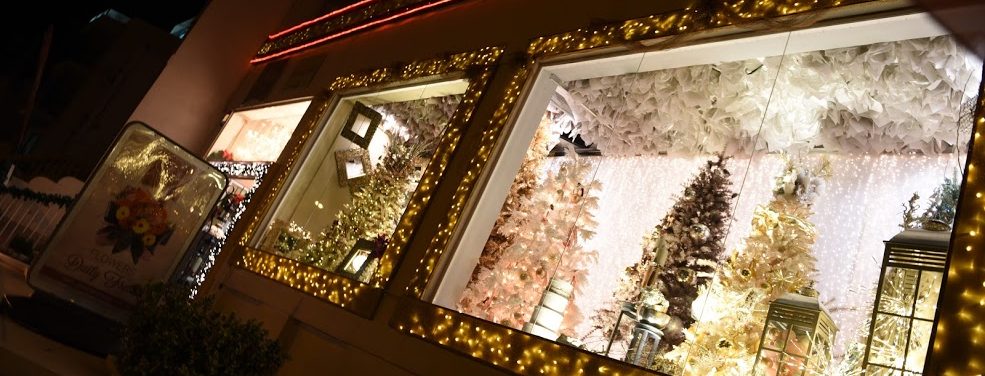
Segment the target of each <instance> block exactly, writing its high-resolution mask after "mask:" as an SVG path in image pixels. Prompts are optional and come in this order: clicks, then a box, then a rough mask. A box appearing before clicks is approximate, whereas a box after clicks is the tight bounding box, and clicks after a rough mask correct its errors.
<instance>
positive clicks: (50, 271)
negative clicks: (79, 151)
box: [28, 122, 228, 320]
mask: <svg viewBox="0 0 985 376" xmlns="http://www.w3.org/2000/svg"><path fill="white" fill-rule="evenodd" d="M227 184H228V179H227V178H226V176H225V175H224V174H222V173H221V172H220V171H219V170H217V169H216V168H215V167H213V166H211V165H209V164H208V163H207V162H205V161H204V160H202V159H200V158H198V157H197V156H195V155H194V154H192V153H190V152H188V151H187V150H185V149H183V148H182V147H181V146H179V145H177V144H175V143H174V142H172V141H171V140H169V139H167V138H166V137H164V136H163V135H161V134H160V133H158V132H157V131H155V130H153V129H151V128H150V127H149V126H147V125H146V124H143V123H140V122H131V123H130V124H127V126H126V127H125V128H124V130H123V132H122V133H121V134H120V136H119V137H118V138H117V140H116V142H115V143H114V144H113V146H112V148H110V150H109V152H108V153H107V154H106V155H104V156H103V159H102V161H101V162H100V164H99V166H98V167H97V168H96V171H95V172H94V173H93V174H92V175H91V176H90V178H89V180H88V181H87V182H86V185H85V187H83V189H82V192H81V193H80V194H79V196H78V199H77V200H76V202H75V204H74V205H73V206H72V208H71V209H70V210H69V212H68V214H67V215H66V216H65V218H64V219H63V220H62V222H61V223H60V224H59V226H58V228H57V229H56V230H55V233H54V234H53V235H52V238H51V240H50V241H49V242H48V245H47V246H46V247H45V249H44V251H43V253H42V254H41V255H40V257H39V258H38V260H37V261H36V262H35V263H34V264H33V265H32V266H31V269H30V271H29V273H28V283H29V284H30V285H31V286H32V287H34V288H35V289H37V290H40V291H44V292H46V293H49V294H51V295H54V296H56V297H58V298H61V299H64V300H68V301H71V302H73V303H75V304H77V305H79V306H81V307H83V308H87V309H89V310H91V311H93V312H95V313H98V314H100V315H103V316H105V317H108V318H110V319H114V320H123V319H124V318H126V316H127V315H128V312H129V310H130V308H131V307H132V306H133V304H134V303H135V302H136V296H135V295H134V291H133V288H134V287H135V286H139V285H142V284H146V283H153V282H162V281H166V280H168V279H169V278H170V277H171V274H172V273H173V272H174V269H175V267H176V266H177V264H178V262H179V261H180V260H181V259H182V257H183V256H184V253H185V252H186V251H187V249H188V246H189V244H190V243H191V242H192V240H193V239H194V237H195V236H196V235H197V234H198V232H199V229H200V228H201V226H202V223H203V222H204V221H205V219H206V217H207V216H208V214H209V212H210V211H211V210H212V208H213V207H214V206H215V204H216V201H217V200H218V199H219V196H220V195H221V194H222V192H223V191H224V190H225V188H226V185H227Z"/></svg>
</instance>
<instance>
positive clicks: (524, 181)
mask: <svg viewBox="0 0 985 376" xmlns="http://www.w3.org/2000/svg"><path fill="white" fill-rule="evenodd" d="M549 126H550V119H549V118H547V117H546V116H545V117H544V119H543V120H542V121H541V123H540V126H539V127H537V133H535V134H534V139H533V141H531V142H530V148H529V149H527V155H526V157H525V158H524V160H523V163H522V164H521V165H520V171H519V172H517V174H516V179H514V180H513V185H511V186H510V193H509V194H508V195H507V196H506V201H504V202H503V208H502V209H501V210H500V211H499V217H497V218H496V224H495V225H494V226H493V230H492V233H491V234H489V240H487V241H486V244H485V246H483V247H482V254H481V255H480V256H479V263H478V265H477V266H476V268H475V269H473V270H472V277H471V279H470V280H469V285H471V284H473V283H475V281H476V279H477V278H478V277H479V273H480V272H481V271H483V270H486V269H492V268H493V267H494V266H495V265H496V263H497V262H498V261H499V258H500V256H502V254H503V251H504V250H506V249H507V248H509V247H510V246H511V245H512V244H513V242H514V240H515V239H516V236H517V231H518V230H519V229H520V228H521V227H522V226H517V225H511V226H506V223H507V222H509V221H510V218H512V217H513V213H517V212H520V211H522V210H523V208H522V206H521V204H523V203H525V202H527V201H525V200H523V198H524V197H529V196H530V195H531V194H532V193H533V191H534V190H535V189H536V188H537V186H538V184H539V179H538V176H539V175H540V172H541V170H542V168H543V165H544V159H545V157H547V153H548V151H549V150H548V149H549V148H548V147H547V145H548V143H549V140H548V137H547V133H548V129H549V128H548V127H549ZM507 230H509V231H507ZM465 303H468V302H466V301H464V300H463V301H462V304H465ZM471 308H472V307H468V306H462V309H464V310H467V311H470V312H471V311H473V309H471Z"/></svg>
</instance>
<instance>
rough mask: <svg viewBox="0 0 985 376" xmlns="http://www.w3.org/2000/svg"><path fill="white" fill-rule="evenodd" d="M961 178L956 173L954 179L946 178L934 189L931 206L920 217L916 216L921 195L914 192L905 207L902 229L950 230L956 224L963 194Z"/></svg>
mask: <svg viewBox="0 0 985 376" xmlns="http://www.w3.org/2000/svg"><path fill="white" fill-rule="evenodd" d="M959 176H960V175H959V174H958V173H957V172H955V174H954V177H952V178H944V182H943V183H941V185H939V186H937V188H934V193H933V194H931V195H930V205H929V206H928V207H927V210H926V211H924V212H923V214H922V215H920V216H915V214H916V212H917V210H919V209H920V206H919V205H917V201H918V200H920V195H919V194H917V193H916V192H914V193H913V197H911V198H910V200H909V201H908V202H907V203H906V204H904V205H903V223H902V224H901V225H900V227H902V228H903V229H904V230H905V229H911V228H923V229H927V230H936V231H946V230H950V229H951V225H952V224H953V223H954V214H955V211H956V210H957V206H958V196H959V194H960V193H961V180H960V179H959Z"/></svg>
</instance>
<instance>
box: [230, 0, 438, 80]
mask: <svg viewBox="0 0 985 376" xmlns="http://www.w3.org/2000/svg"><path fill="white" fill-rule="evenodd" d="M452 1H456V0H441V1H437V2H433V3H430V4H426V5H422V6H419V7H417V8H413V9H408V10H406V11H404V12H401V13H397V14H394V15H392V16H390V17H387V18H382V19H379V20H376V21H371V22H367V23H364V24H362V25H359V26H356V27H353V28H351V29H348V30H343V31H340V32H338V33H335V34H332V35H329V36H325V37H322V38H320V39H317V40H314V41H311V42H308V43H305V44H302V45H299V46H294V47H291V48H288V49H286V50H283V51H280V52H277V53H273V54H270V55H267V56H263V57H258V58H254V59H253V60H250V63H254V64H255V63H259V62H263V61H267V60H270V59H274V58H277V57H280V56H284V55H287V54H289V53H293V52H297V51H300V50H303V49H307V48H308V47H311V46H314V45H316V44H321V43H325V42H327V41H330V40H333V39H338V38H340V37H343V36H346V35H349V34H352V33H354V32H357V31H359V30H363V29H366V28H370V27H373V26H376V25H379V24H381V23H385V22H389V21H392V20H394V19H397V18H400V17H403V16H408V15H411V14H414V13H417V12H420V11H422V10H426V9H429V8H434V7H436V6H438V5H441V4H444V3H450V2H452Z"/></svg>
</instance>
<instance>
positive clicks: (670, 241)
mask: <svg viewBox="0 0 985 376" xmlns="http://www.w3.org/2000/svg"><path fill="white" fill-rule="evenodd" d="M727 160H728V157H725V156H724V155H717V156H715V157H714V159H712V160H709V161H708V162H707V163H706V164H705V165H704V167H702V168H701V170H700V171H699V172H698V174H697V175H695V176H694V178H692V179H691V181H690V182H689V183H688V185H687V187H686V188H685V189H684V195H683V196H681V197H680V198H678V200H677V202H676V203H674V206H673V207H672V208H671V209H670V212H668V213H667V214H666V215H665V216H664V218H663V221H661V222H660V224H659V225H657V228H656V229H655V230H654V231H653V233H652V234H650V235H648V236H646V237H645V238H644V241H643V243H644V244H643V248H644V250H643V256H642V258H641V260H640V261H639V262H638V263H636V264H634V265H632V266H630V267H628V268H626V271H625V273H624V275H623V279H622V281H621V284H620V288H619V290H618V291H617V292H616V299H617V300H618V301H620V302H621V301H626V302H631V303H634V304H640V303H641V301H642V300H643V298H644V292H647V293H651V294H652V293H653V292H657V291H658V292H660V293H662V294H663V296H664V297H665V298H666V299H667V300H668V301H669V303H670V307H669V309H668V311H667V314H668V315H670V316H671V323H670V324H669V325H668V326H667V327H666V328H665V329H664V337H663V339H662V340H661V341H660V346H661V347H663V348H664V349H668V348H670V347H671V346H676V345H677V344H679V343H681V342H683V341H684V333H683V329H684V328H687V327H688V326H690V325H691V323H693V322H694V318H693V317H692V314H691V303H692V302H693V301H694V299H695V298H697V296H698V288H700V287H701V286H703V285H705V284H706V283H708V281H709V280H711V278H712V277H713V276H714V273H715V269H716V266H717V265H718V260H719V258H720V257H721V255H722V252H723V251H724V246H723V244H722V241H723V239H724V238H725V232H726V230H727V229H726V227H727V225H728V221H729V216H730V214H731V208H732V199H733V198H734V196H735V194H734V193H733V192H732V189H731V185H732V183H731V180H729V176H730V173H729V171H728V169H726V168H725V162H726V161H727ZM650 290H653V291H650ZM648 295H649V294H648ZM617 304H618V303H617ZM617 309H619V308H618V306H617V305H615V304H613V305H612V306H611V307H609V308H607V309H605V310H603V311H600V312H599V313H598V314H597V315H596V317H599V319H596V325H597V326H598V324H599V323H602V325H608V324H609V323H608V322H607V321H608V320H612V319H608V318H605V319H602V318H600V317H601V316H603V315H604V316H611V317H613V319H614V317H615V316H614V314H616V313H617V312H618V311H617ZM606 311H607V312H606ZM609 328H611V326H609ZM609 330H611V329H609Z"/></svg>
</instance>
